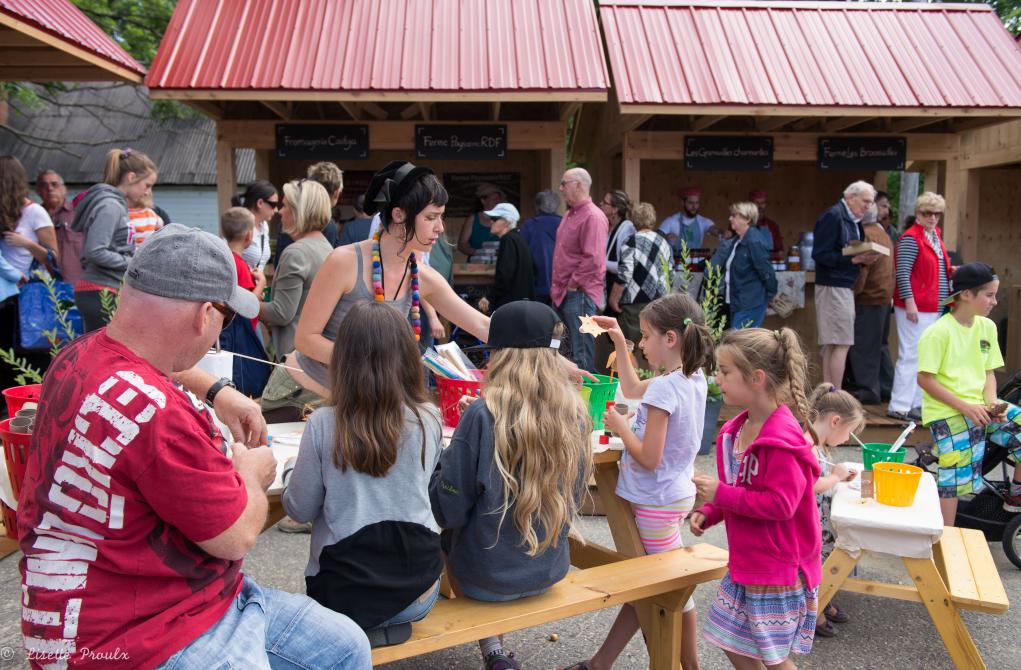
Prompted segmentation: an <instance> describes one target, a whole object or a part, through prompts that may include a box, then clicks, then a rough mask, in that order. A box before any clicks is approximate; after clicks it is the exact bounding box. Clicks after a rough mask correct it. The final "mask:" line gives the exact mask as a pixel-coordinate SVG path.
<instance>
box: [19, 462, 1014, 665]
mask: <svg viewBox="0 0 1021 670" xmlns="http://www.w3.org/2000/svg"><path fill="white" fill-rule="evenodd" d="M841 457H842V460H852V461H853V460H860V455H859V454H858V453H857V450H855V449H850V448H847V449H842V450H841ZM698 461H699V462H698V464H697V467H698V469H699V470H700V471H703V472H709V471H712V470H711V469H712V467H713V465H712V460H711V457H699V459H698ZM582 531H583V533H584V534H585V536H586V537H587V538H588V539H590V540H591V541H594V542H598V543H600V544H605V545H608V546H612V540H611V539H610V534H609V530H608V528H607V525H606V520H605V519H604V518H603V517H585V518H583V520H582ZM685 540H686V541H689V540H691V541H693V540H694V538H692V537H691V535H690V534H687V533H686V537H685ZM701 541H703V542H709V543H711V544H716V545H719V546H722V547H726V546H727V539H726V535H725V534H724V530H723V528H722V527H718V528H713V529H711V530H710V531H708V532H707V533H706V534H705V536H704V537H703V538H702V539H701ZM308 543H309V536H308V535H288V534H285V533H280V532H278V531H277V530H275V529H270V530H269V531H267V532H266V533H263V535H262V537H261V538H260V539H259V542H258V544H257V545H256V547H255V549H254V550H253V551H252V552H251V554H250V555H249V556H248V557H247V558H246V559H245V571H246V572H247V573H248V574H249V575H251V576H252V577H253V578H255V579H256V580H257V581H258V582H259V583H260V584H263V585H265V586H272V587H275V588H279V589H284V590H288V591H296V592H302V591H304V579H303V577H302V573H303V570H304V567H305V562H306V560H307V558H308ZM990 550H991V552H992V555H993V559H994V561H995V562H996V566H997V568H998V569H999V572H1000V576H1001V578H1002V579H1003V583H1004V585H1005V586H1006V589H1007V595H1008V597H1009V598H1010V600H1011V603H1012V604H1021V570H1018V569H1016V568H1015V567H1014V566H1013V565H1011V564H1010V563H1009V562H1008V561H1007V559H1006V557H1005V556H1004V554H1003V551H1002V549H1001V548H1000V545H999V543H995V544H990ZM19 558H20V554H18V553H15V554H12V555H11V556H8V557H7V558H5V559H3V560H2V561H0V668H8V667H11V668H21V667H27V664H26V663H25V661H24V653H23V652H22V651H21V644H20V588H19V584H20V577H19V575H18V560H19ZM859 576H860V577H862V578H865V579H877V580H883V581H891V582H898V583H902V584H904V583H908V581H909V580H908V578H907V574H906V572H905V571H904V568H903V565H902V564H901V563H900V562H899V560H897V559H893V558H886V557H868V558H866V559H865V560H864V561H862V562H861V564H860V567H859ZM714 593H715V585H714V584H710V585H706V586H703V587H701V588H700V589H698V590H697V591H696V592H695V601H696V604H697V606H698V609H699V611H700V612H701V613H705V612H707V611H708V608H709V603H710V602H711V599H712V597H713V594H714ZM838 602H839V603H840V605H841V607H842V608H843V609H845V610H846V611H847V612H848V613H849V614H850V615H851V617H852V619H851V621H850V622H848V623H846V624H843V625H842V626H840V628H839V636H838V637H837V638H833V639H824V640H817V641H816V645H815V648H814V649H813V651H812V653H811V654H810V655H808V656H805V657H799V658H797V663H798V667H800V668H826V669H827V670H836V669H838V668H869V669H871V668H891V669H892V668H898V669H903V670H906V669H909V668H911V669H914V668H925V669H926V670H941V669H943V668H952V667H953V665H952V664H951V663H950V659H949V657H948V656H947V653H946V651H945V649H944V647H943V645H942V642H941V641H940V639H939V636H938V634H937V633H936V630H935V628H934V627H933V625H932V623H931V621H930V620H929V617H928V614H927V613H926V611H925V609H924V608H923V607H922V605H921V604H918V603H908V602H901V601H896V600H886V599H878V598H871V597H868V596H862V595H857V594H841V595H839V596H838ZM615 615H616V609H611V610H603V611H600V612H595V613H592V614H587V615H583V616H578V617H574V618H572V619H564V620H562V621H558V622H555V623H552V624H550V625H547V626H540V627H537V628H529V629H526V630H523V631H519V632H517V633H511V634H510V635H508V636H507V638H506V641H505V642H506V646H507V647H508V648H509V649H511V650H513V651H514V652H515V654H516V655H517V657H518V658H519V659H521V661H522V665H523V667H525V668H543V669H548V668H554V667H559V666H562V665H566V664H569V663H571V662H573V661H577V660H579V659H582V658H587V657H588V656H589V655H591V653H592V652H593V651H594V650H595V649H596V648H597V647H598V646H599V644H600V642H601V641H602V639H603V636H604V635H605V633H606V631H607V630H608V629H609V627H610V624H611V623H612V621H613V618H614V616H615ZM963 616H964V620H965V623H966V624H967V626H968V630H970V631H971V635H972V637H973V638H974V640H975V644H976V645H977V646H978V649H979V652H980V653H981V654H982V656H983V658H984V659H985V662H986V665H987V666H988V667H990V668H1017V667H1021V661H1019V660H1018V659H1019V658H1021V640H1019V636H1018V630H1019V629H1021V607H1019V606H1018V605H1014V607H1012V608H1011V610H1010V611H1008V612H1007V613H1006V614H1004V615H1002V616H994V615H988V614H979V613H973V612H965V613H964V615H963ZM552 633H556V634H557V635H558V636H559V639H558V640H557V641H556V642H551V641H550V640H549V637H550V635H551V634H552ZM12 651H13V656H14V657H13V658H10V659H8V655H9V654H11V652H12ZM699 655H700V658H701V662H702V668H703V670H717V669H724V668H730V667H731V666H730V664H729V663H728V661H727V659H726V657H725V656H724V655H723V653H722V652H720V651H719V650H718V649H716V648H715V647H713V646H711V645H709V644H707V643H705V642H704V641H702V640H700V641H699ZM388 667H389V668H392V669H393V670H411V669H412V668H415V669H416V670H422V669H426V670H428V669H436V670H440V669H447V668H481V667H482V663H481V660H480V655H479V649H478V645H475V644H469V645H462V646H460V647H455V648H453V649H448V650H444V651H439V652H435V653H433V654H429V655H426V656H422V657H419V658H415V659H410V660H407V661H402V662H398V663H393V664H390V665H389V666H388ZM615 667H616V668H619V669H621V670H645V668H647V667H648V656H647V655H646V652H645V649H644V645H643V644H642V642H641V638H640V636H636V638H635V639H634V640H632V641H631V644H630V645H628V647H627V648H626V649H625V651H624V653H623V654H622V655H621V658H620V660H619V661H618V662H617V664H616V666H615Z"/></svg>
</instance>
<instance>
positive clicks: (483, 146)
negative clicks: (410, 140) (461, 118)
mask: <svg viewBox="0 0 1021 670" xmlns="http://www.w3.org/2000/svg"><path fill="white" fill-rule="evenodd" d="M415 158H417V159H420V160H421V159H426V160H469V161H470V160H502V159H504V158H507V126H506V125H505V124H491V125H484V126H480V125H470V126H469V125H452V124H447V125H442V124H439V125H434V124H418V125H416V126H415Z"/></svg>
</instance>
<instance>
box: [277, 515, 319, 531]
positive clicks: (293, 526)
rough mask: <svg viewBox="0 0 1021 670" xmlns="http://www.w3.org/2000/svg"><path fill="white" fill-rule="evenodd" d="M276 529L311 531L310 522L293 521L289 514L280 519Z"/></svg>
mask: <svg viewBox="0 0 1021 670" xmlns="http://www.w3.org/2000/svg"><path fill="white" fill-rule="evenodd" d="M277 530H279V531H280V532H281V533H311V532H312V522H311V521H310V522H308V523H302V522H300V521H295V520H294V519H292V518H291V517H289V516H285V517H284V518H283V519H281V520H280V523H278V524H277Z"/></svg>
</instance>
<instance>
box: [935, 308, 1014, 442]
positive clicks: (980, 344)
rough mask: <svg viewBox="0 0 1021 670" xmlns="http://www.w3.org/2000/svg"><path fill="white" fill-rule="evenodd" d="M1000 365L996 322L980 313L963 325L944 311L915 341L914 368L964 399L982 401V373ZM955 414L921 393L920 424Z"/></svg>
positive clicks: (966, 400)
mask: <svg viewBox="0 0 1021 670" xmlns="http://www.w3.org/2000/svg"><path fill="white" fill-rule="evenodd" d="M1001 367H1003V356H1002V355H1001V354H1000V344H999V342H998V340H997V337H996V324H995V323H993V322H992V321H990V320H989V319H987V318H985V317H984V316H976V317H975V321H974V322H973V323H972V324H971V327H970V328H966V327H965V326H962V325H961V324H960V323H959V322H958V321H957V319H955V318H954V317H953V315H951V314H944V315H943V316H941V317H940V318H939V319H937V320H936V323H934V324H932V325H931V326H929V327H928V328H926V329H925V332H923V333H922V337H921V339H920V340H919V341H918V371H919V372H928V373H931V374H933V375H935V377H936V381H938V382H939V383H940V384H942V385H943V387H944V388H945V389H947V390H948V391H950V392H951V393H953V394H954V395H955V396H957V397H958V398H960V399H961V400H963V401H965V402H969V403H976V404H981V403H984V402H985V401H986V399H985V387H986V374H987V373H988V372H989V371H990V370H995V369H997V368H1001ZM958 414H960V412H958V411H957V410H955V409H954V408H953V407H950V406H949V405H946V404H944V403H942V402H940V401H939V400H937V399H936V398H933V397H932V396H931V395H929V394H928V393H925V392H923V393H922V423H923V424H929V423H931V422H933V421H939V420H940V419H946V418H948V417H951V416H957V415H958Z"/></svg>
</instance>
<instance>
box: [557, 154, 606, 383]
mask: <svg viewBox="0 0 1021 670" xmlns="http://www.w3.org/2000/svg"><path fill="white" fill-rule="evenodd" d="M591 188H592V177H590V176H589V173H588V172H586V171H585V170H583V169H581V168H572V169H570V170H568V171H567V172H565V173H564V176H563V178H562V179H561V180H560V194H561V195H562V196H564V201H566V202H567V207H568V210H567V213H566V214H564V218H563V220H562V221H561V222H560V227H559V228H557V242H556V246H555V247H554V248H553V275H552V278H551V285H550V299H551V300H552V302H553V304H554V306H556V307H557V309H558V310H559V311H560V316H561V318H562V319H563V320H564V323H565V324H566V325H567V329H568V333H569V335H568V339H569V342H570V354H571V359H572V360H573V361H574V362H575V363H577V364H578V367H579V368H582V369H583V370H588V371H589V372H593V371H594V370H595V338H593V337H589V336H588V335H582V334H581V333H580V332H579V330H578V329H579V328H580V327H581V320H580V318H579V317H582V316H592V315H593V314H595V313H596V310H597V309H602V308H603V305H604V304H605V293H604V289H605V287H604V281H605V276H606V238H607V236H608V235H609V230H610V223H609V221H607V220H606V215H605V214H603V212H602V210H601V209H599V207H597V206H596V205H595V204H593V203H592V198H591V197H589V189H591Z"/></svg>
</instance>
